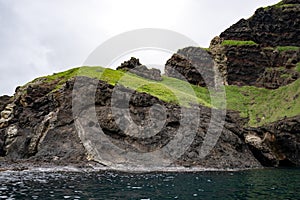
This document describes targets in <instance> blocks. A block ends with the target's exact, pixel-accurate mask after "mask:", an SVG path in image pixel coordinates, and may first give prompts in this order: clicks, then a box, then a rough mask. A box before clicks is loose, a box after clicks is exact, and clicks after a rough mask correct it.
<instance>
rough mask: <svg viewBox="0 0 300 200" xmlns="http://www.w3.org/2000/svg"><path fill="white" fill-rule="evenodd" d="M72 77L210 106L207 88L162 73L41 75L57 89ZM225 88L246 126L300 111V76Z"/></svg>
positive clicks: (79, 71)
mask: <svg viewBox="0 0 300 200" xmlns="http://www.w3.org/2000/svg"><path fill="white" fill-rule="evenodd" d="M75 76H87V77H91V78H97V79H99V80H103V81H105V82H107V83H109V84H111V85H115V84H117V83H118V84H122V85H124V86H125V87H128V88H131V89H134V90H137V91H138V92H145V93H148V94H151V95H153V96H155V97H157V98H159V99H161V100H163V101H165V102H169V103H174V104H180V105H182V106H189V105H190V103H192V104H194V103H199V104H201V105H204V106H207V107H213V105H212V101H211V100H210V93H209V91H208V90H207V89H206V88H203V87H198V86H194V85H191V84H188V83H187V82H184V81H181V80H178V79H175V78H170V77H166V76H163V80H162V81H151V80H148V79H144V78H142V77H139V76H136V75H134V74H131V73H124V72H122V71H118V70H112V69H105V68H102V67H81V68H74V69H71V70H68V71H65V72H61V73H57V74H54V75H51V76H46V77H44V78H46V81H54V80H56V81H57V80H59V82H58V84H57V88H60V87H61V86H62V85H63V84H64V83H65V82H66V81H67V80H68V79H70V78H72V77H75ZM225 88H226V103H227V109H230V110H235V111H238V112H239V113H240V115H241V116H242V117H248V118H249V126H260V125H264V124H267V123H270V122H274V121H277V120H280V119H283V118H284V117H292V116H295V115H299V114H300V95H299V94H300V79H299V80H297V81H295V82H294V83H292V84H290V85H287V86H284V87H281V88H278V89H276V90H268V89H264V88H256V87H252V86H245V87H239V86H226V87H225Z"/></svg>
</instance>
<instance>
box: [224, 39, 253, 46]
mask: <svg viewBox="0 0 300 200" xmlns="http://www.w3.org/2000/svg"><path fill="white" fill-rule="evenodd" d="M222 45H223V46H253V45H258V44H257V43H256V42H254V41H252V40H245V41H243V40H224V41H223V42H222Z"/></svg>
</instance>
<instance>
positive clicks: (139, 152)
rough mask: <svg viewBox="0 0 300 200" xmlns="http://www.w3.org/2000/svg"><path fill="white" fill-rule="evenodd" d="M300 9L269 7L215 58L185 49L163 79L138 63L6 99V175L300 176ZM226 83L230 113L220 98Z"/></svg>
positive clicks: (72, 76) (2, 140)
mask: <svg viewBox="0 0 300 200" xmlns="http://www.w3.org/2000/svg"><path fill="white" fill-rule="evenodd" d="M299 11H300V9H299V2H298V1H296V0H289V1H288V0H286V1H282V2H280V3H278V4H276V5H274V6H269V7H266V8H260V9H258V10H257V11H256V12H255V14H254V15H253V16H252V17H251V18H249V19H247V20H245V19H243V20H240V21H239V22H237V23H236V24H234V25H233V26H232V27H230V28H228V29H227V30H225V31H224V32H223V33H221V35H220V36H218V37H215V38H214V39H213V40H212V42H211V45H210V48H209V49H202V48H200V47H187V48H184V49H181V50H178V53H177V54H174V55H173V56H172V57H171V58H170V59H169V60H168V61H167V62H166V66H165V73H166V74H165V75H163V76H161V75H160V71H159V70H155V69H148V68H147V67H146V66H144V65H142V64H141V63H140V62H139V60H138V59H135V58H131V60H130V61H127V62H125V63H123V64H122V65H121V66H120V67H119V68H118V70H112V69H105V68H102V67H80V68H74V69H71V70H68V71H65V72H61V73H58V74H53V75H50V76H46V77H41V78H37V79H35V80H33V81H32V82H30V83H28V84H26V85H24V86H21V87H18V88H17V89H16V92H15V94H14V96H13V97H8V96H3V97H0V112H1V118H0V167H4V168H9V167H11V166H20V165H21V166H24V164H25V165H29V166H30V165H38V166H41V165H46V166H47V165H76V166H80V167H88V166H91V165H92V166H106V167H107V168H108V169H122V170H129V169H135V168H138V169H144V170H155V169H160V170H161V169H163V170H166V169H168V168H169V167H183V168H190V167H195V168H198V169H202V168H216V169H245V168H258V167H264V166H267V167H270V166H271V167H276V166H300V154H299V150H300V142H299V141H300V110H299V108H300V95H299V94H300V79H299V76H300V66H299V62H300V51H299V46H300V45H299V17H295V16H298V15H299ZM216 70H218V71H219V72H220V73H219V74H220V77H218V78H216V74H215V71H216ZM204 75H205V76H204ZM219 81H220V82H221V83H223V84H224V85H225V88H224V89H225V91H224V92H225V94H226V99H225V100H226V107H224V106H225V104H222V103H221V104H214V102H213V101H212V99H211V98H212V97H213V96H214V95H216V94H218V92H219V91H218V90H212V89H211V88H213V87H218V83H219ZM221 100H222V99H221ZM225 111H226V112H225ZM216 116H223V117H224V118H219V117H216ZM212 133H213V134H212Z"/></svg>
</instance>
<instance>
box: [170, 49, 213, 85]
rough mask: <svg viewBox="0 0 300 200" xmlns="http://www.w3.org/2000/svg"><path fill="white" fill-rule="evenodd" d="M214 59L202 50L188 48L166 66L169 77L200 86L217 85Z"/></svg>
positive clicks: (182, 50) (179, 51)
mask: <svg viewBox="0 0 300 200" xmlns="http://www.w3.org/2000/svg"><path fill="white" fill-rule="evenodd" d="M214 70H215V69H214V62H213V59H212V57H211V56H210V55H209V54H208V53H207V52H206V51H205V50H203V49H202V48H199V47H187V48H184V49H180V50H178V52H177V53H176V54H174V55H173V56H172V57H171V58H170V59H169V60H168V61H167V63H166V65H165V74H166V75H167V76H169V77H173V78H178V79H181V80H186V81H188V82H189V83H191V84H194V85H199V86H211V87H213V86H214V85H215V82H214V78H215V71H214Z"/></svg>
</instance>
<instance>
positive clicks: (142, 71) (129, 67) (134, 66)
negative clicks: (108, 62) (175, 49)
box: [117, 57, 162, 81]
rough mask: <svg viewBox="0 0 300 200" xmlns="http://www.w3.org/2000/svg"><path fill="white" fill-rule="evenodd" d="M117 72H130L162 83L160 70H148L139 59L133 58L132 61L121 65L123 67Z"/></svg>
mask: <svg viewBox="0 0 300 200" xmlns="http://www.w3.org/2000/svg"><path fill="white" fill-rule="evenodd" d="M117 70H122V71H126V72H127V71H129V72H131V73H134V74H136V75H138V76H141V77H144V78H147V79H150V80H154V81H161V80H162V77H161V72H160V70H159V69H155V68H152V69H148V68H147V67H146V66H145V65H142V64H141V63H140V61H139V59H137V58H134V57H131V58H130V60H128V61H125V62H124V63H122V64H121V66H119V67H117Z"/></svg>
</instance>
